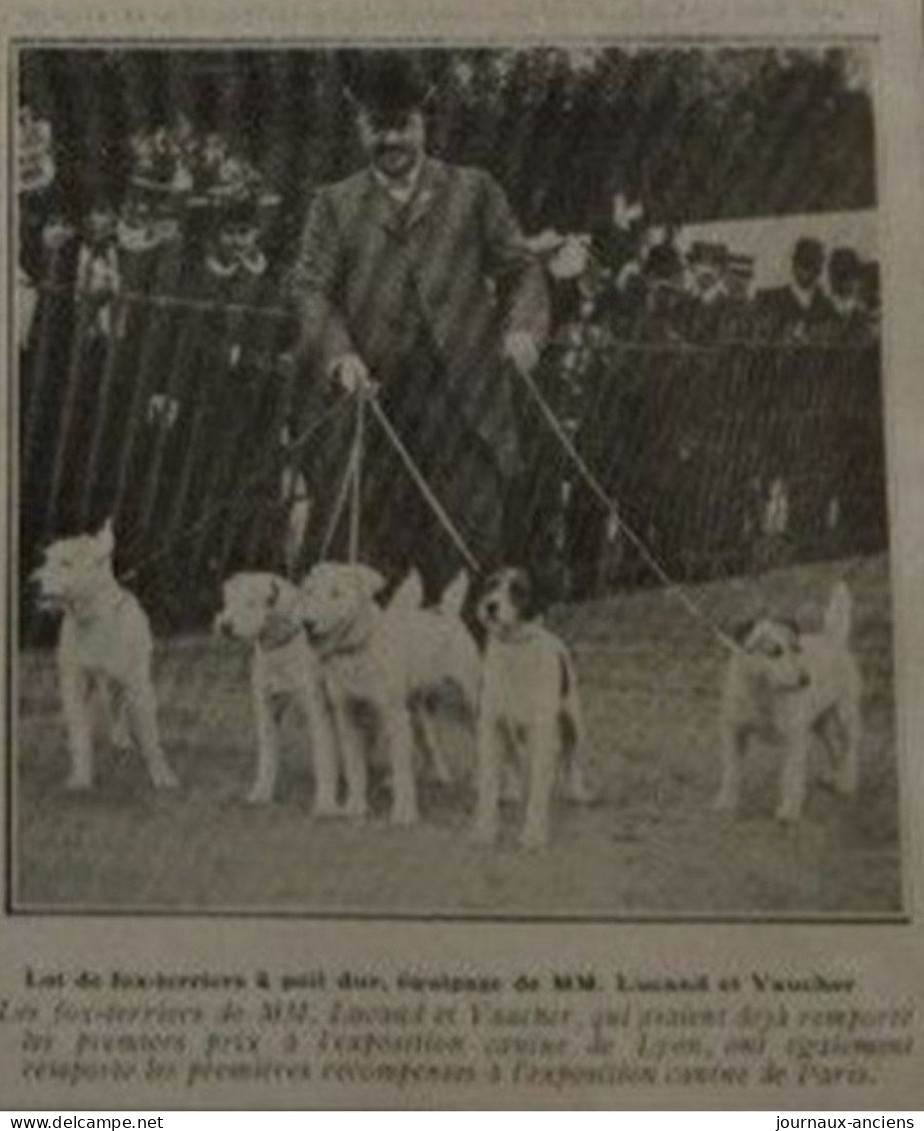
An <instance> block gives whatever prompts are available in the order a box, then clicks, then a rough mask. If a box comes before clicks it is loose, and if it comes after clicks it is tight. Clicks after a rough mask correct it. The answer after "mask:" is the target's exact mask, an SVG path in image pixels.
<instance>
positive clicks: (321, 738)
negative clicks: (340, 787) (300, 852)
mask: <svg viewBox="0 0 924 1131" xmlns="http://www.w3.org/2000/svg"><path fill="white" fill-rule="evenodd" d="M222 595H223V599H224V607H223V608H222V610H221V612H220V613H219V614H218V616H217V617H216V618H215V629H216V631H218V632H221V633H223V634H224V635H226V636H230V637H232V638H234V639H237V640H243V641H246V642H247V643H248V644H249V645H250V646H251V649H252V654H251V666H250V687H251V695H252V698H253V709H254V718H255V720H256V727H257V774H256V779H255V781H254V784H253V787H252V788H251V790H250V792H249V794H248V795H247V800H248V801H250V802H252V803H254V804H262V803H265V802H267V801H270V800H271V799H272V796H273V792H274V790H275V787H276V776H277V773H278V769H279V743H278V727H279V723H280V722H281V719H282V715H283V713H284V711H285V709H286V707H287V706H288V705H289V704H290V703H292V702H294V703H296V704H297V705H298V707H299V709H300V710H301V713H302V715H303V717H304V719H305V723H306V725H307V727H308V732H309V735H310V738H311V752H312V758H313V762H314V781H315V798H314V815H315V816H316V817H324V816H334V815H336V814H337V813H338V812H339V810H338V807H337V773H338V767H337V752H336V748H335V745H334V734H333V727H332V724H331V720H330V713H329V709H328V705H327V700H326V698H325V696H324V690H323V688H322V685H321V665H320V662H319V661H318V658H317V656H316V655H315V653H314V650H313V649H312V648H311V646H310V645H309V643H308V637H307V635H306V633H305V626H304V625H303V624H302V621H301V615H300V613H301V593H300V591H299V589H298V587H297V586H295V585H293V584H292V583H291V582H289V581H286V580H285V578H282V577H277V576H275V574H272V573H256V572H246V573H236V574H234V575H233V576H232V577H229V578H228V580H227V581H225V583H224V586H223V587H222Z"/></svg>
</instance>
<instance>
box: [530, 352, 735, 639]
mask: <svg viewBox="0 0 924 1131" xmlns="http://www.w3.org/2000/svg"><path fill="white" fill-rule="evenodd" d="M513 368H514V369H515V370H516V372H517V373H518V374H519V376H520V378H521V379H522V381H523V383H524V384H525V385H526V388H527V389H528V391H529V393H530V396H531V397H532V398H533V400H534V401H535V402H536V405H537V406H538V408H539V410H540V411H541V413H542V415H543V417H544V418H545V421H546V423H547V424H548V426H549V428H551V430H552V432H553V433H554V435H555V437H556V439H557V440H558V442H559V443H560V444H561V446H562V447H563V448H564V449H565V451H566V452H567V454H568V456H569V457H570V459H571V461H572V463H573V464H574V466H575V467H576V468H577V469H578V471H579V472H580V474H581V478H582V479H583V480H584V482H585V484H586V485H587V486H588V487H589V488H590V490H591V492H592V493H593V494H594V496H595V497H596V499H597V501H598V502H599V503H601V504H602V506H603V507H604V509H605V510H606V512H607V515H608V516H609V517H610V518H611V519H612V520H613V521H614V522H615V523H616V525H617V526H618V527H619V529H620V530H621V531H622V532H623V534H625V536H626V537H627V538H628V539H629V541H630V542H631V543H632V545H633V546H634V547H635V548H636V550H638V552H639V553H640V554H641V556H642V558H643V559H644V561H645V563H646V564H647V566H648V567H649V569H650V570H651V571H652V573H653V574H654V575H655V577H657V578H658V580H659V581H661V582H662V584H663V585H664V586H665V588H666V591H667V592H668V593H669V594H671V595H672V596H673V597H675V598H676V599H677V600H678V601H679V602H680V604H681V605H683V607H684V608H685V609H686V611H687V612H688V613H689V614H690V615H691V616H692V617H693V618H694V619H695V620H698V621H699V622H700V623H701V624H703V625H705V627H706V628H708V629H709V631H710V632H711V633H712V635H713V636H714V637H715V638H716V640H718V641H719V643H720V644H722V646H723V647H725V648H727V649H728V650H729V651H732V652H737V651H740V646H739V645H738V643H737V641H735V640H733V639H732V637H730V636H729V635H728V634H727V633H726V632H723V631H722V629H721V628H719V626H718V625H717V624H716V623H715V622H714V621H713V620H712V618H711V617H710V616H709V614H708V613H707V612H706V611H705V609H703V608H702V606H701V605H700V604H699V603H698V602H696V601H694V599H693V598H692V597H691V596H690V595H689V593H687V591H686V590H685V588H684V587H683V586H682V585H681V584H680V583H679V582H677V581H674V579H673V578H672V577H671V576H670V574H668V572H667V570H666V569H665V568H664V567H663V566H662V565H661V563H660V562H659V561H658V559H657V558H656V557H655V555H654V554H653V553H652V551H651V550H650V549H649V547H648V545H647V544H646V542H645V540H644V539H643V538H642V537H641V536H640V535H638V534H636V533H635V531H634V530H633V529H632V527H631V526H629V524H628V523H627V522H626V521H625V519H623V518H622V517H621V515H620V514H619V509H618V506H617V504H616V502H615V501H614V500H613V499H611V498H610V497H609V495H608V494H607V493H606V491H605V490H604V488H603V486H602V484H601V483H600V481H599V479H597V477H596V476H595V475H594V473H593V472H592V471H591V470H590V468H589V467H588V466H587V464H586V463H585V461H584V459H583V457H582V456H581V454H580V452H579V451H578V450H577V448H576V447H575V446H574V444H573V443H572V441H571V438H570V437H569V436H568V434H567V432H566V431H565V428H564V425H563V424H562V423H561V421H560V420H559V419H558V417H557V416H556V415H555V412H554V411H553V409H552V406H551V405H550V404H549V402H548V401H547V400H546V399H545V397H544V396H543V395H542V392H541V391H540V389H539V387H538V385H537V384H536V382H535V381H534V380H533V378H532V376H531V375H530V374H528V373H524V372H523V371H522V370H520V369H519V368H517V367H516V366H514V367H513Z"/></svg>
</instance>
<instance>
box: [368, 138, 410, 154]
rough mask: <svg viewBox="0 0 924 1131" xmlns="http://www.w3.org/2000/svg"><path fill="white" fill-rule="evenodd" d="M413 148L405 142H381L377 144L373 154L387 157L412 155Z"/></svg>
mask: <svg viewBox="0 0 924 1131" xmlns="http://www.w3.org/2000/svg"><path fill="white" fill-rule="evenodd" d="M412 150H413V146H412V145H409V144H408V143H407V142H403V141H380V142H377V143H376V145H375V148H374V150H373V152H374V153H375V154H376V155H383V156H384V155H387V154H389V153H410V152H411V151H412Z"/></svg>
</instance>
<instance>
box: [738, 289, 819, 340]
mask: <svg viewBox="0 0 924 1131" xmlns="http://www.w3.org/2000/svg"><path fill="white" fill-rule="evenodd" d="M755 316H756V319H757V324H758V327H759V331H760V336H761V337H763V338H766V339H768V340H771V341H773V340H784V341H785V340H797V341H815V340H817V339H818V338H819V337H822V336H824V333H825V331H826V328H827V327H828V326H829V325H830V322H831V319H832V316H833V310H832V307H831V303H830V302H829V300H828V299H827V297H826V296H825V295H824V293H823V292H822V291H821V290H820V289H818V288H816V289H815V291H814V292H813V294H812V298H811V302H810V303H809V305H808V306H807V307H805V306H802V305H801V304H800V303H799V301H798V299H797V298H796V296H795V295H794V294H793V292H792V288H791V287H789V286H785V287H774V288H771V289H769V290H765V291H760V292H758V295H757V298H756V300H755Z"/></svg>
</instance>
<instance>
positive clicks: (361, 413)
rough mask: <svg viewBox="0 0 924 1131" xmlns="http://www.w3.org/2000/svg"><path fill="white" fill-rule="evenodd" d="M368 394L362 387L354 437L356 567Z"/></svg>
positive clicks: (352, 481)
mask: <svg viewBox="0 0 924 1131" xmlns="http://www.w3.org/2000/svg"><path fill="white" fill-rule="evenodd" d="M368 396H369V394H368V392H367V391H366V390H365V389H364V388H362V387H360V388H359V389H358V390H357V394H356V430H355V432H354V435H353V451H352V460H351V462H352V475H351V476H350V485H351V487H352V491H351V496H350V541H349V551H348V556H349V561H350V565H356V563H357V561H358V560H359V527H360V517H361V514H362V477H363V435H364V429H365V423H366V400H367V398H368Z"/></svg>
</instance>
